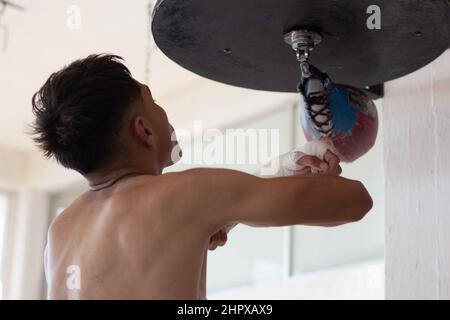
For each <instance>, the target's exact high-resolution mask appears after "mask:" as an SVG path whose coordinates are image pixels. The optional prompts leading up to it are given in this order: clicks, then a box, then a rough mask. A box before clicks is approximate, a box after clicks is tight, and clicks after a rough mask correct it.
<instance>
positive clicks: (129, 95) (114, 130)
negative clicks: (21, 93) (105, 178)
mask: <svg viewBox="0 0 450 320" xmlns="http://www.w3.org/2000/svg"><path fill="white" fill-rule="evenodd" d="M122 62H123V59H122V58H121V57H119V56H115V55H106V54H100V55H90V56H88V57H87V58H85V59H81V60H77V61H75V62H73V63H71V64H70V65H69V66H66V67H65V68H63V69H62V70H60V71H58V72H56V73H53V74H52V75H51V76H50V77H49V78H48V80H47V81H46V82H45V84H44V85H43V86H42V88H41V89H39V91H38V92H36V93H35V94H34V95H33V98H32V105H33V114H34V115H35V121H34V123H33V125H32V129H33V135H34V136H33V140H34V141H35V142H36V143H37V145H38V146H39V147H40V148H41V149H42V150H43V152H44V155H45V156H46V157H47V158H50V157H54V158H55V159H56V160H57V161H58V162H59V163H60V164H61V165H63V166H64V167H66V168H70V169H74V170H76V171H78V172H80V173H83V174H86V173H90V172H92V171H95V170H96V169H98V168H99V167H100V166H101V165H102V164H105V163H107V162H109V161H110V160H112V159H113V158H114V155H115V154H116V153H118V152H121V150H120V149H121V140H120V138H121V132H122V129H123V127H124V121H123V120H124V118H125V116H126V115H127V114H128V113H127V112H129V111H130V109H131V105H132V103H133V102H134V101H136V99H138V98H140V97H141V94H140V88H139V85H138V83H137V82H136V81H135V80H134V79H133V78H132V77H131V73H130V71H129V70H128V68H127V67H126V66H125V65H124V64H123V63H122ZM122 147H123V146H122ZM122 152H123V150H122Z"/></svg>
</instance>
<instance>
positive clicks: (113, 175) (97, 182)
mask: <svg viewBox="0 0 450 320" xmlns="http://www.w3.org/2000/svg"><path fill="white" fill-rule="evenodd" d="M161 171H162V170H156V169H153V170H151V169H148V168H147V169H140V168H134V167H123V168H119V169H115V170H110V171H108V172H94V173H90V174H87V175H86V176H85V177H86V179H87V180H88V184H89V189H90V190H91V191H99V190H102V189H106V188H109V187H111V186H113V185H115V184H116V183H117V182H119V181H120V180H122V179H124V178H128V177H131V176H138V175H154V176H157V175H160V174H161Z"/></svg>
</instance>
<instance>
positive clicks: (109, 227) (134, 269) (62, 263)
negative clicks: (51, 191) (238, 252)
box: [46, 174, 209, 299]
mask: <svg viewBox="0 0 450 320" xmlns="http://www.w3.org/2000/svg"><path fill="white" fill-rule="evenodd" d="M174 176H176V175H171V174H168V175H162V176H157V177H154V176H138V177H129V178H126V179H124V180H122V181H119V182H118V183H116V184H115V185H114V186H112V187H110V188H107V189H104V190H100V191H95V192H94V191H90V192H87V193H85V194H83V195H82V196H81V197H79V198H78V199H77V200H76V201H75V202H74V203H73V204H72V205H71V206H70V207H68V208H67V209H66V210H65V211H64V212H63V213H62V214H61V215H60V216H59V217H58V218H57V219H56V220H55V222H54V223H53V224H52V226H51V228H50V231H49V242H48V248H47V250H48V251H47V255H46V260H47V266H46V269H47V270H46V272H47V278H48V285H49V298H51V299H67V298H78V299H115V298H117V299H119V298H120V299H167V298H170V299H178V298H180V299H198V298H200V297H199V283H200V277H201V272H200V270H201V269H202V263H203V258H204V255H205V254H206V250H207V245H208V240H209V239H208V237H207V235H206V234H204V233H202V232H201V231H199V232H196V231H195V223H194V221H188V218H187V217H188V214H184V213H183V210H182V208H183V204H182V203H178V202H177V197H176V196H174V194H172V192H171V191H172V190H171V185H173V184H174V181H172V180H173V179H174ZM180 209H181V210H180ZM71 270H76V271H79V274H78V273H77V272H76V273H74V274H73V275H72V274H71V272H72V271H71ZM74 276H80V279H79V280H80V283H79V284H80V288H79V290H77V289H78V288H76V287H75V288H73V287H71V285H70V279H71V277H74ZM68 280H69V283H68ZM75 283H76V282H75Z"/></svg>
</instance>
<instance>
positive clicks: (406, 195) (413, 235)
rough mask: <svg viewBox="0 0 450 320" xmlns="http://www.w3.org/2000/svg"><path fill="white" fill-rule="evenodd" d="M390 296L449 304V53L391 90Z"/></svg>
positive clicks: (387, 108) (387, 121)
mask: <svg viewBox="0 0 450 320" xmlns="http://www.w3.org/2000/svg"><path fill="white" fill-rule="evenodd" d="M383 121H384V126H385V127H384V129H385V135H386V137H387V138H386V140H385V144H384V145H385V147H384V151H385V159H384V163H385V170H386V276H387V279H386V281H387V282H386V295H387V298H388V299H450V232H449V230H450V209H449V208H450V206H449V202H448V201H449V199H450V166H449V157H450V51H447V52H445V53H444V54H443V55H442V56H441V57H440V58H438V59H437V60H436V61H435V62H433V63H432V64H431V65H428V66H427V67H425V68H423V69H421V70H419V71H417V72H415V73H413V74H410V75H408V76H406V77H404V78H402V79H399V80H395V81H392V82H390V83H388V84H387V85H386V96H385V98H384V108H383Z"/></svg>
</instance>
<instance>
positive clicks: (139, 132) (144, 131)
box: [133, 116, 153, 147]
mask: <svg viewBox="0 0 450 320" xmlns="http://www.w3.org/2000/svg"><path fill="white" fill-rule="evenodd" d="M133 130H134V132H135V134H136V136H137V137H138V139H139V140H140V142H142V143H143V144H145V145H146V146H148V147H151V146H152V145H153V133H152V131H151V130H150V126H149V125H148V121H147V120H146V119H144V118H143V117H141V116H137V117H136V118H134V123H133Z"/></svg>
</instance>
